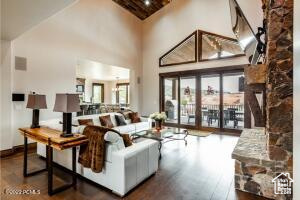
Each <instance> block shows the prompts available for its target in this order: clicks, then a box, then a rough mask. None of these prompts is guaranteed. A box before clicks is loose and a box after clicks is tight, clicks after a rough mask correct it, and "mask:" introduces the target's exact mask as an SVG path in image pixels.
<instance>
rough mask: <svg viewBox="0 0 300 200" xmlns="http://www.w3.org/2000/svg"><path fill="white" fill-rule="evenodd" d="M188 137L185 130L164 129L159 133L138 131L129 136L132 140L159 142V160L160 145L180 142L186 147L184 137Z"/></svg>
mask: <svg viewBox="0 0 300 200" xmlns="http://www.w3.org/2000/svg"><path fill="white" fill-rule="evenodd" d="M188 135H189V132H188V130H186V129H178V128H170V127H165V128H163V129H162V130H160V131H157V130H156V129H150V130H145V131H139V132H136V133H134V134H132V135H131V136H132V139H133V140H135V139H138V138H146V139H153V140H157V141H159V158H161V147H162V144H164V143H166V142H170V141H176V140H177V141H178V140H182V141H184V143H185V145H187V140H186V137H187V136H188Z"/></svg>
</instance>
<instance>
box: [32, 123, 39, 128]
mask: <svg viewBox="0 0 300 200" xmlns="http://www.w3.org/2000/svg"><path fill="white" fill-rule="evenodd" d="M30 128H41V126H39V125H34V124H32V125H31V126H30Z"/></svg>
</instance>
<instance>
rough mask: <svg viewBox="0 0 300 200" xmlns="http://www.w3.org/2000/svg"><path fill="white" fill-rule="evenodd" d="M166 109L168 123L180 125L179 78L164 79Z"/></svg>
mask: <svg viewBox="0 0 300 200" xmlns="http://www.w3.org/2000/svg"><path fill="white" fill-rule="evenodd" d="M163 87H164V92H163V93H164V96H163V99H164V108H163V110H164V111H165V112H166V115H167V120H166V122H167V123H172V124H177V123H178V103H179V100H178V99H179V98H178V97H179V95H178V77H175V78H172V77H171V78H164V81H163Z"/></svg>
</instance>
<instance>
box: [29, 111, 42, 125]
mask: <svg viewBox="0 0 300 200" xmlns="http://www.w3.org/2000/svg"><path fill="white" fill-rule="evenodd" d="M39 116H40V110H39V109H33V112H32V124H31V127H30V128H40V125H39Z"/></svg>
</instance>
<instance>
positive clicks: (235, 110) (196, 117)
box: [160, 66, 245, 133]
mask: <svg viewBox="0 0 300 200" xmlns="http://www.w3.org/2000/svg"><path fill="white" fill-rule="evenodd" d="M243 86H244V66H235V67H223V68H210V69H202V70H193V71H181V72H171V73H161V74H160V111H163V112H166V115H167V120H166V121H165V125H167V126H173V127H181V128H191V129H199V130H207V131H222V132H227V131H228V132H234V133H235V132H237V133H239V132H241V130H242V129H243V128H244V112H245V111H244V91H243Z"/></svg>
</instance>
